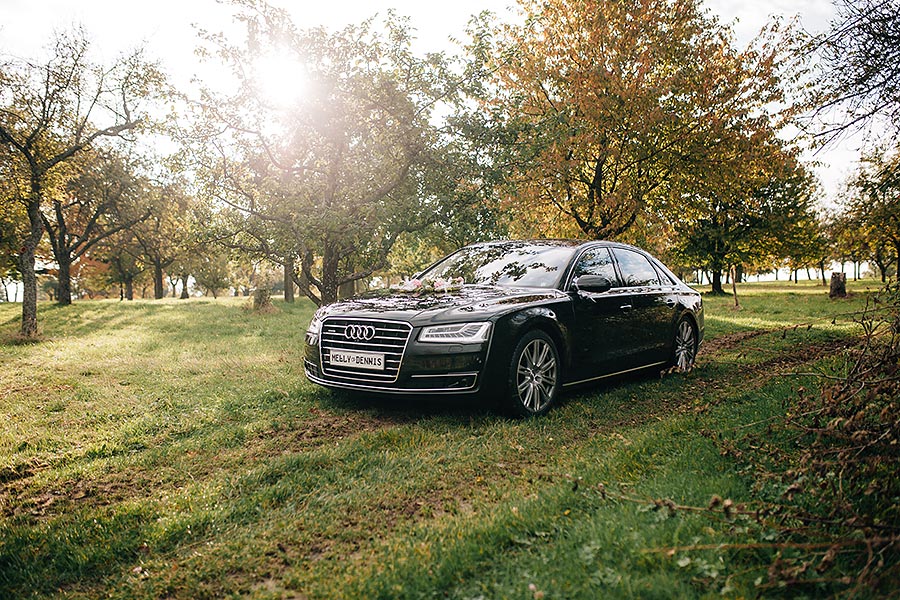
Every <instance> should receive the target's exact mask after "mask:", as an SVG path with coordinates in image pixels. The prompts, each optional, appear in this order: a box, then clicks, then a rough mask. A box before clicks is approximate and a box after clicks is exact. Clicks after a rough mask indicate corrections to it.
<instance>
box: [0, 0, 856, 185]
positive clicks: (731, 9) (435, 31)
mask: <svg viewBox="0 0 900 600" xmlns="http://www.w3.org/2000/svg"><path fill="white" fill-rule="evenodd" d="M269 3H270V4H272V5H274V6H278V7H281V8H285V9H287V10H288V11H289V12H290V13H291V15H292V18H293V20H294V23H295V24H296V25H297V26H298V27H301V28H305V27H315V26H319V25H323V26H325V27H327V28H329V29H336V28H339V27H342V26H344V25H347V24H349V23H358V22H359V21H362V20H363V19H365V18H367V17H370V16H372V15H374V14H376V13H378V14H384V13H385V12H386V11H387V10H388V9H390V8H393V9H394V10H395V11H396V12H397V13H398V14H400V15H404V16H408V17H409V18H410V23H411V25H412V27H413V28H414V29H415V30H416V33H417V38H418V39H417V47H416V50H417V51H419V52H425V51H434V50H437V51H440V50H447V51H452V50H454V48H455V47H454V45H453V44H452V43H451V42H450V41H449V40H450V38H451V37H455V38H460V39H461V38H463V37H464V32H465V27H466V24H467V22H468V20H469V18H470V16H471V15H473V14H475V13H478V12H480V11H482V10H491V11H493V12H495V13H497V14H498V15H500V16H501V17H506V18H513V15H514V12H513V11H514V9H513V8H511V5H513V2H512V1H511V0H450V1H449V2H433V1H428V0H330V1H329V0H315V1H309V0H269ZM706 6H707V7H708V8H709V9H710V11H711V12H712V13H713V14H715V15H717V16H718V17H719V18H720V20H721V21H722V22H724V23H729V24H731V25H732V27H733V29H734V31H735V36H736V41H737V43H738V45H739V46H744V45H746V44H747V43H748V42H749V41H750V40H751V39H752V38H753V36H754V35H755V34H756V33H757V32H758V31H759V30H760V29H761V28H762V27H763V25H764V24H765V23H766V22H767V21H768V19H769V18H770V16H772V15H778V16H782V17H787V18H791V17H795V16H796V17H797V18H799V20H800V24H801V26H802V27H804V28H805V29H806V30H807V31H809V32H813V33H816V32H821V31H824V30H826V29H827V28H828V24H829V21H830V19H831V18H832V16H833V14H834V9H833V6H832V2H831V0H706ZM73 23H80V24H81V25H82V26H84V28H85V29H86V31H87V33H88V34H89V36H90V37H91V39H93V40H94V41H95V50H96V51H97V52H98V58H100V59H103V60H111V59H113V58H115V57H116V56H117V55H118V54H120V53H122V52H126V51H127V50H129V49H133V48H135V47H137V46H138V45H141V44H144V45H146V47H147V49H148V53H149V55H150V56H151V57H155V58H158V59H159V60H160V61H161V62H162V64H163V67H164V69H165V70H166V71H167V72H168V73H169V74H170V75H171V77H172V80H173V83H175V84H176V85H177V86H183V85H188V84H189V82H190V80H191V77H192V76H194V75H198V74H199V75H201V76H202V75H203V71H202V69H203V67H201V66H200V64H199V61H198V59H197V58H196V57H195V55H194V48H195V47H196V45H197V32H196V26H200V27H202V28H204V29H207V30H209V31H225V32H227V31H229V30H230V29H231V28H232V27H233V24H232V22H231V9H230V7H229V6H228V5H227V3H222V2H218V1H216V0H149V1H148V0H143V1H141V0H137V1H136V0H131V1H128V0H125V1H123V0H0V55H12V56H16V57H28V58H33V57H40V56H42V51H43V47H44V45H45V44H46V43H47V40H49V39H50V37H51V35H52V33H53V31H54V30H62V29H66V28H67V27H69V26H70V25H71V24H73ZM859 145H860V144H859V141H858V139H856V138H850V139H846V140H843V141H842V142H841V143H840V144H838V145H835V146H832V147H830V148H827V149H826V150H824V151H820V152H818V153H817V154H816V155H815V156H813V155H808V158H810V159H813V160H816V161H818V162H820V163H821V164H820V165H819V166H817V167H815V171H816V173H817V174H818V176H819V178H820V180H821V181H822V184H823V189H824V191H825V193H826V194H828V195H831V196H833V195H834V194H836V193H837V192H838V191H839V190H840V188H841V186H842V182H843V180H844V179H845V178H846V177H847V175H849V173H850V172H851V171H853V169H854V167H855V161H856V158H857V157H858V154H859Z"/></svg>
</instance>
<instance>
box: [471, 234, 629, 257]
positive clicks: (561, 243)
mask: <svg viewBox="0 0 900 600" xmlns="http://www.w3.org/2000/svg"><path fill="white" fill-rule="evenodd" d="M504 244H514V245H521V246H527V245H535V246H558V247H560V248H577V247H580V246H587V245H594V244H599V245H604V246H612V247H616V248H629V249H632V250H638V251H639V252H644V253H646V250H643V249H641V248H638V247H637V246H632V245H631V244H625V243H622V242H613V241H610V240H575V239H567V238H549V239H540V238H539V239H518V240H491V241H487V242H476V243H474V244H469V245H468V246H467V247H468V248H475V247H478V246H500V245H504Z"/></svg>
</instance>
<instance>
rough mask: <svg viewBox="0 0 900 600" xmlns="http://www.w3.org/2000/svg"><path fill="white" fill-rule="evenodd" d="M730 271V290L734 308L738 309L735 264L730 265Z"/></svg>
mask: <svg viewBox="0 0 900 600" xmlns="http://www.w3.org/2000/svg"><path fill="white" fill-rule="evenodd" d="M731 271H732V276H731V291H732V293H733V294H734V310H740V309H741V303H740V302H738V294H737V281H738V277H737V267H736V266H732V267H731Z"/></svg>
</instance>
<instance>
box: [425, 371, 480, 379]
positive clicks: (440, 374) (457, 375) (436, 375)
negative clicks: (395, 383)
mask: <svg viewBox="0 0 900 600" xmlns="http://www.w3.org/2000/svg"><path fill="white" fill-rule="evenodd" d="M470 375H475V376H478V371H471V372H466V373H435V374H433V375H410V376H409V378H410V379H428V378H429V377H468V376H470Z"/></svg>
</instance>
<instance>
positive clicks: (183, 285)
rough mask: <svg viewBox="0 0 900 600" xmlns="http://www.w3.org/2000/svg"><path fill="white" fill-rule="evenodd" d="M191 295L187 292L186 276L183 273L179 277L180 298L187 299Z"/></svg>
mask: <svg viewBox="0 0 900 600" xmlns="http://www.w3.org/2000/svg"><path fill="white" fill-rule="evenodd" d="M190 297H191V295H190V294H188V276H187V275H184V276H182V278H181V299H182V300H187V299H188V298H190Z"/></svg>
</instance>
